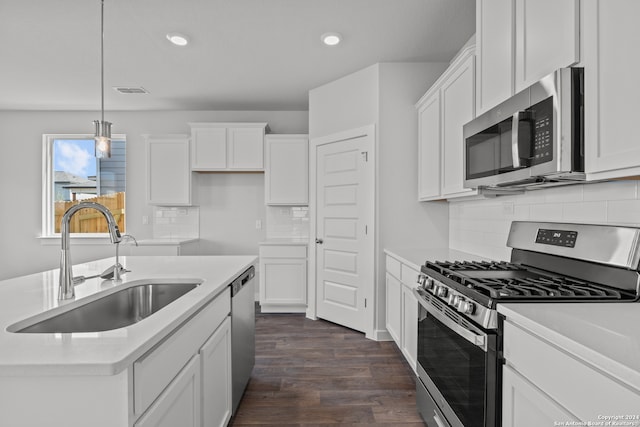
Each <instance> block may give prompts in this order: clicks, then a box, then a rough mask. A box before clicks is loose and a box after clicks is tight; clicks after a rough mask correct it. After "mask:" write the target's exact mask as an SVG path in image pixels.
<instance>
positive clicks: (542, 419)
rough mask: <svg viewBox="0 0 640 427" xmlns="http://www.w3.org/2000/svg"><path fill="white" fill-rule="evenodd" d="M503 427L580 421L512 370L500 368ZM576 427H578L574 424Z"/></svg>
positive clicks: (507, 367)
mask: <svg viewBox="0 0 640 427" xmlns="http://www.w3.org/2000/svg"><path fill="white" fill-rule="evenodd" d="M502 408H503V412H502V425H503V427H539V426H553V425H557V424H554V422H556V423H559V422H567V421H579V420H578V419H576V418H575V417H574V416H573V415H571V414H570V413H569V412H567V411H566V410H565V409H564V408H563V407H562V406H560V405H558V404H557V403H556V402H555V401H553V400H552V399H550V398H549V396H547V395H546V394H545V393H543V392H542V391H541V390H539V389H538V388H537V387H536V386H535V385H534V384H532V383H531V382H530V381H528V380H527V379H525V378H523V377H522V376H520V375H519V374H518V373H517V372H516V371H514V370H513V369H512V368H511V367H509V366H507V365H505V366H504V367H503V368H502ZM576 425H579V424H576Z"/></svg>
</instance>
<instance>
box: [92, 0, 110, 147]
mask: <svg viewBox="0 0 640 427" xmlns="http://www.w3.org/2000/svg"><path fill="white" fill-rule="evenodd" d="M100 3H101V8H100V90H101V92H102V93H101V100H102V104H101V110H102V119H101V120H94V121H93V124H94V125H95V127H96V133H95V137H94V139H95V148H96V157H97V158H99V159H102V158H109V157H111V123H110V122H105V121H104V0H100Z"/></svg>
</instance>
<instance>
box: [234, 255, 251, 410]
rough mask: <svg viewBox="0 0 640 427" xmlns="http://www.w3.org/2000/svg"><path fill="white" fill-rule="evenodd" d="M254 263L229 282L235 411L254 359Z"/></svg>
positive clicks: (247, 381) (249, 376) (249, 375)
mask: <svg viewBox="0 0 640 427" xmlns="http://www.w3.org/2000/svg"><path fill="white" fill-rule="evenodd" d="M255 275H256V270H255V267H253V266H251V267H249V268H248V269H247V270H245V271H244V273H242V274H241V275H240V276H238V277H237V278H236V279H235V280H234V281H233V282H232V283H231V374H232V387H231V396H232V404H233V410H232V414H233V415H235V414H236V411H237V410H238V405H239V404H240V400H241V399H242V395H243V394H244V390H245V389H246V388H247V384H248V383H249V379H250V378H251V371H252V370H253V365H255V361H256V341H255V333H256V314H255V295H254V294H255V290H254V289H255V285H254V282H255V280H253V279H254V277H255Z"/></svg>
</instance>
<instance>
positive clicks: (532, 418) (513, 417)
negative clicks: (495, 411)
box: [502, 318, 640, 427]
mask: <svg viewBox="0 0 640 427" xmlns="http://www.w3.org/2000/svg"><path fill="white" fill-rule="evenodd" d="M554 341H555V342H554ZM558 343H559V341H556V340H555V339H554V340H553V341H550V340H549V339H548V338H545V337H543V336H539V335H538V334H537V333H536V332H533V331H532V330H530V329H529V328H527V327H526V326H523V325H520V324H519V323H518V322H514V321H511V320H510V319H509V318H507V319H506V320H505V322H504V358H505V365H504V366H503V383H502V385H503V387H502V425H503V426H504V427H538V426H543V425H560V424H559V423H565V424H564V425H567V424H566V423H567V422H569V421H573V422H575V423H576V424H575V425H606V424H605V420H604V418H603V417H606V416H612V415H619V416H622V417H638V416H640V414H638V408H640V394H639V392H638V391H637V390H635V391H634V390H633V389H632V388H631V387H630V386H629V385H627V384H625V383H624V380H626V378H624V379H622V381H621V380H620V379H618V378H615V377H614V376H613V375H610V374H609V373H608V372H607V371H608V370H607V368H606V366H605V365H602V366H597V365H593V364H592V363H590V362H588V361H585V360H582V359H581V357H580V355H579V354H574V353H572V352H569V351H567V350H565V349H564V348H563V347H562V346H559V345H557V344H558ZM612 345H613V343H612ZM585 351H587V352H588V351H589V350H585ZM620 421H628V422H631V423H635V424H629V425H637V424H638V422H640V420H639V419H638V418H626V419H624V418H623V419H621V420H620ZM554 422H555V423H557V424H554ZM596 423H602V424H596ZM610 425H613V424H610ZM620 425H622V424H620Z"/></svg>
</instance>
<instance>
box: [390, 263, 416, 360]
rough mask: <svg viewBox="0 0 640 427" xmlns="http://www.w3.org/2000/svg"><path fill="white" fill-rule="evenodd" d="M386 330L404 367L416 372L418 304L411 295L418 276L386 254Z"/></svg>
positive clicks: (412, 267)
mask: <svg viewBox="0 0 640 427" xmlns="http://www.w3.org/2000/svg"><path fill="white" fill-rule="evenodd" d="M385 265H386V284H387V289H386V297H387V303H386V326H387V331H388V332H389V334H390V335H391V337H392V338H393V340H394V341H395V342H396V344H397V345H398V348H400V350H401V351H402V354H403V355H404V357H405V359H406V360H407V363H408V364H409V366H411V368H412V369H413V370H414V371H415V370H416V362H417V356H418V300H417V299H416V297H415V296H414V295H413V288H414V287H415V286H416V282H417V280H418V275H419V272H418V271H417V270H416V269H415V268H414V266H411V265H408V264H406V263H404V262H402V261H400V260H398V259H396V258H394V257H393V256H391V255H389V254H387V255H386V260H385Z"/></svg>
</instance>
